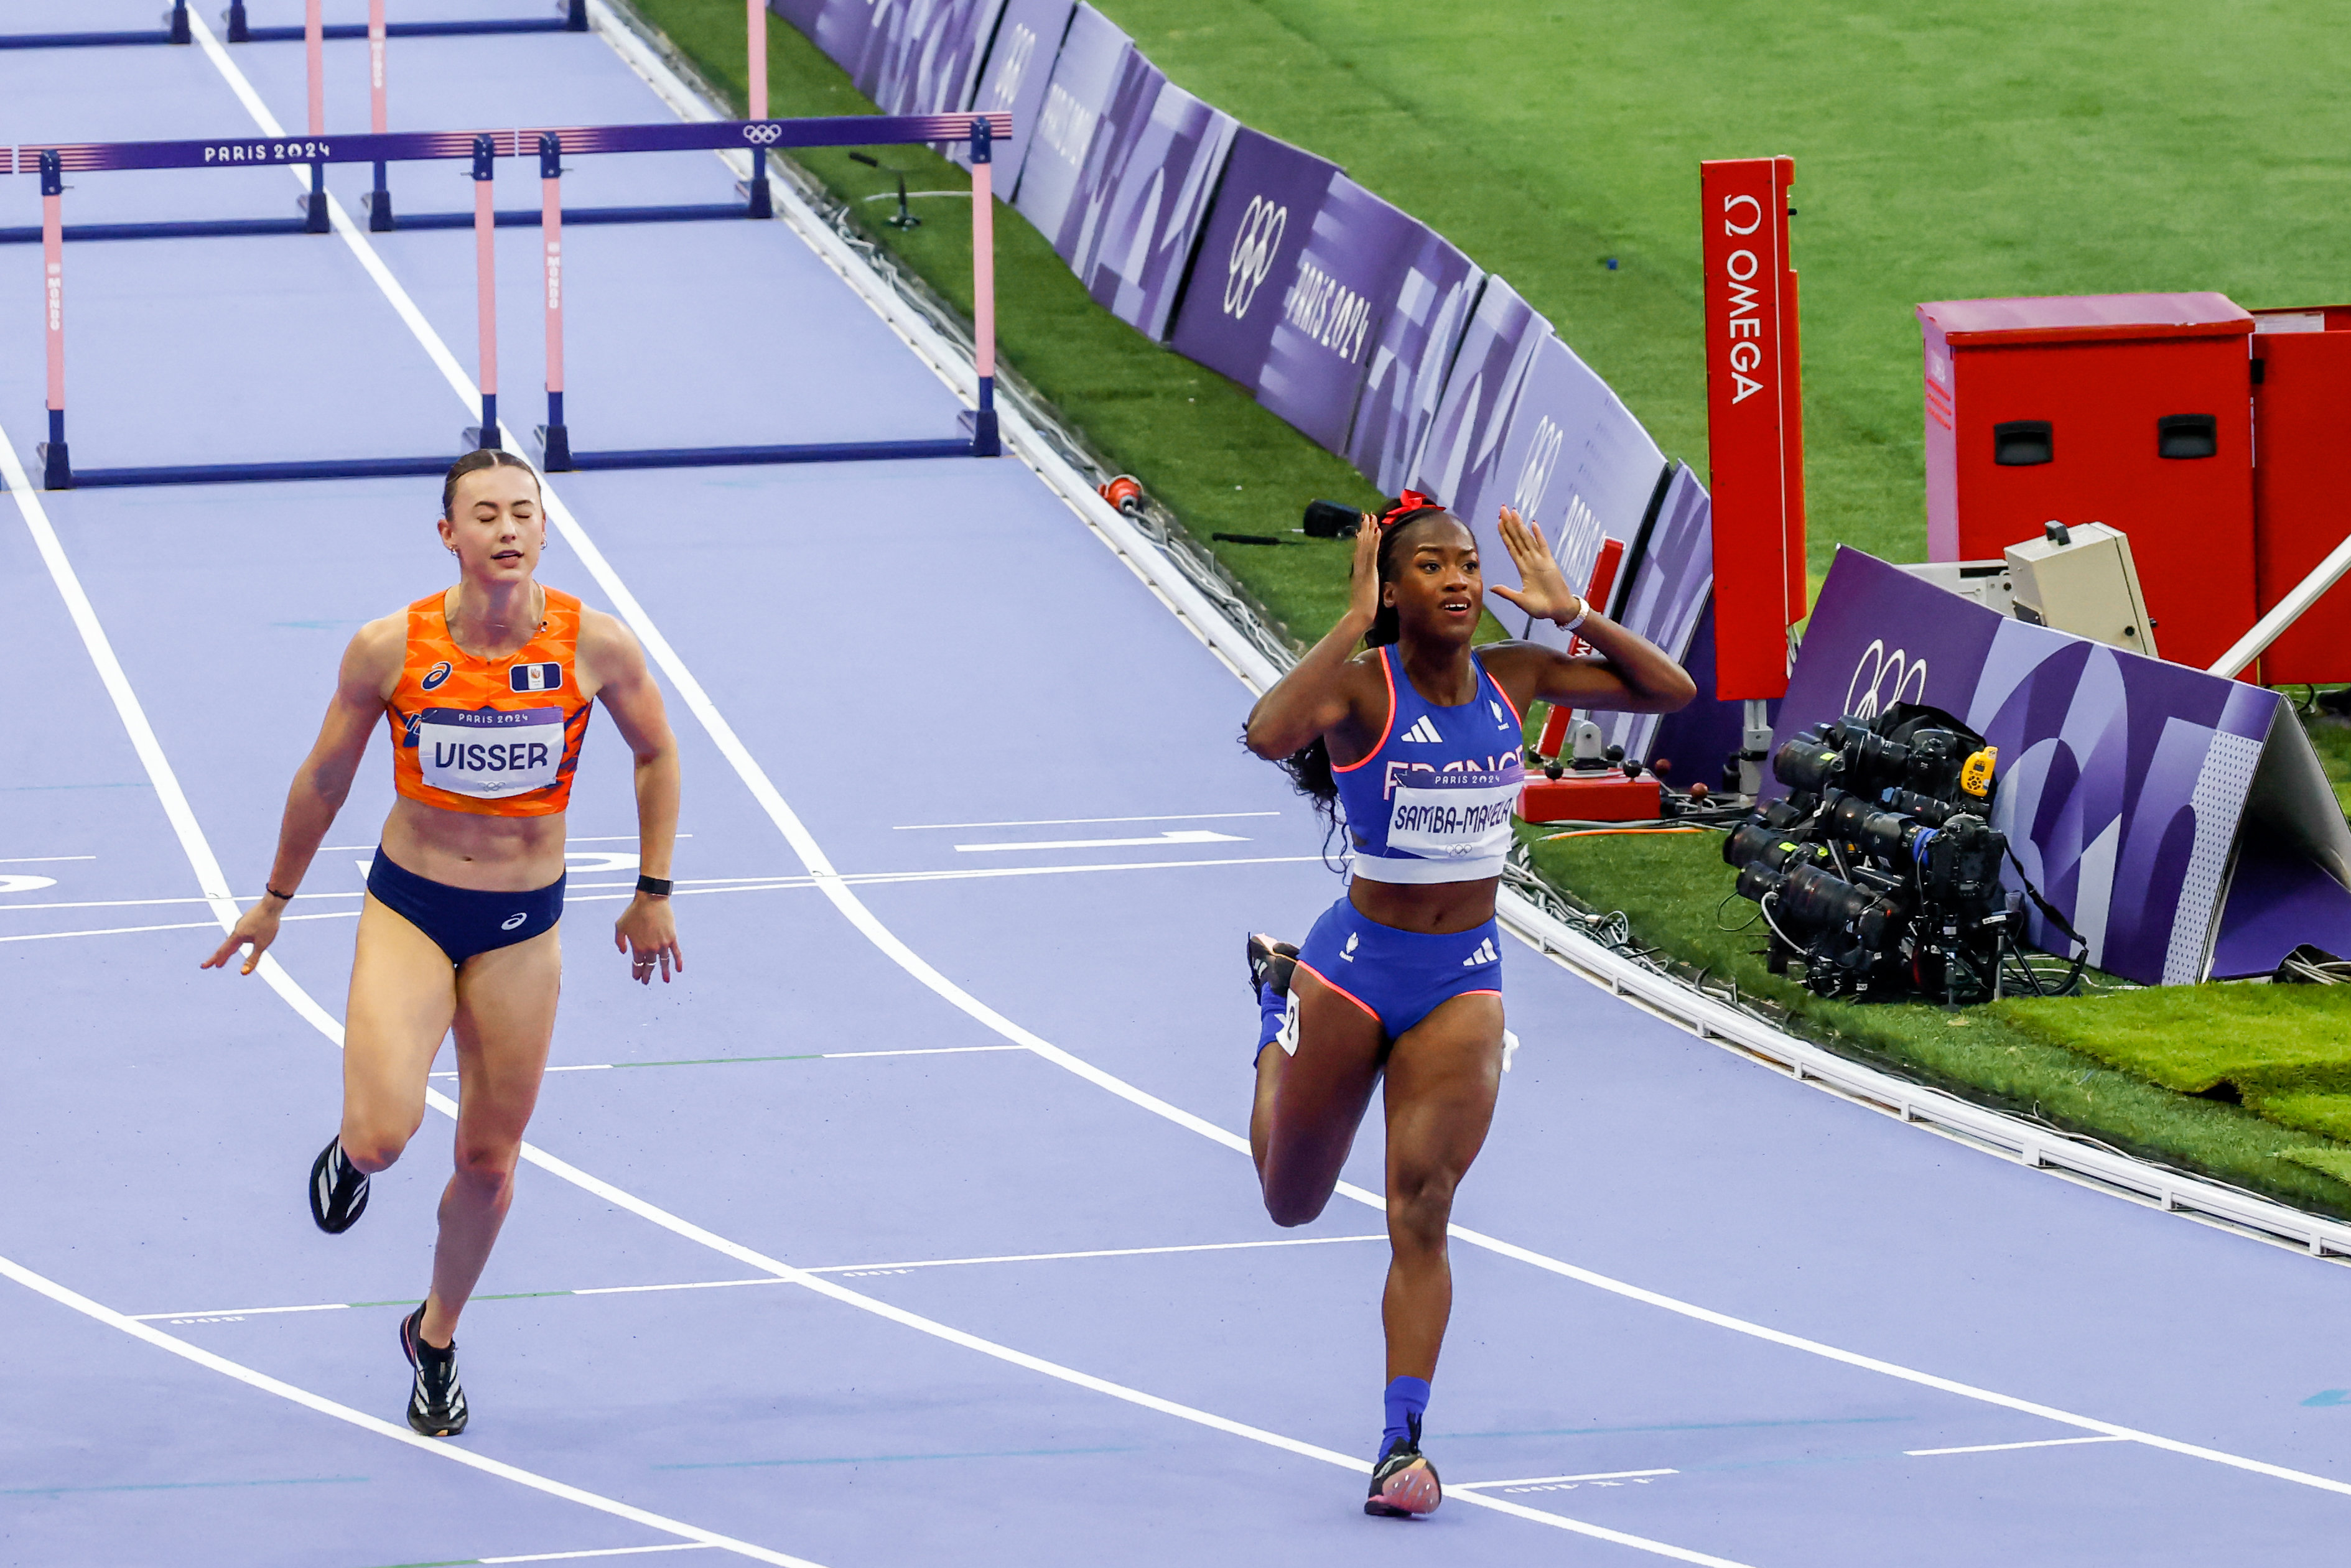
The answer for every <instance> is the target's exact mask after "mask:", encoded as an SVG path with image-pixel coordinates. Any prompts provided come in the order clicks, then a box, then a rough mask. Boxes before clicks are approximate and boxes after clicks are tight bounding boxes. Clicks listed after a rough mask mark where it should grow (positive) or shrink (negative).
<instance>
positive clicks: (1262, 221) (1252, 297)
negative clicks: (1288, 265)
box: [1225, 196, 1290, 320]
mask: <svg viewBox="0 0 2351 1568" xmlns="http://www.w3.org/2000/svg"><path fill="white" fill-rule="evenodd" d="M1289 227H1290V209H1289V208H1288V207H1285V206H1281V205H1279V204H1276V203H1273V202H1270V201H1268V200H1266V199H1265V198H1264V197H1263V196H1251V197H1250V198H1249V206H1248V208H1247V209H1246V210H1245V211H1243V212H1242V214H1241V226H1240V228H1239V230H1238V232H1236V233H1235V234H1234V235H1233V249H1232V255H1231V256H1228V258H1227V259H1226V262H1225V314H1226V315H1228V316H1230V317H1232V318H1234V319H1236V320H1238V319H1240V318H1241V317H1243V316H1246V315H1248V314H1249V306H1250V305H1251V304H1253V303H1255V301H1256V299H1257V291H1258V289H1259V287H1260V286H1262V285H1263V284H1264V282H1265V279H1266V275H1267V274H1268V273H1270V272H1271V271H1272V270H1273V258H1274V256H1275V255H1276V254H1277V253H1278V252H1280V249H1281V236H1282V235H1283V234H1284V232H1286V231H1287V230H1288V229H1289Z"/></svg>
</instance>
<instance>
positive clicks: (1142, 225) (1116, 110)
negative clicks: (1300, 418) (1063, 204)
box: [1073, 49, 1239, 342]
mask: <svg viewBox="0 0 2351 1568" xmlns="http://www.w3.org/2000/svg"><path fill="white" fill-rule="evenodd" d="M1104 120H1105V125H1104V129H1103V131H1102V135H1101V136H1099V137H1098V138H1096V140H1095V143H1094V149H1095V152H1096V153H1097V154H1098V156H1097V158H1096V159H1095V160H1094V161H1093V162H1090V163H1089V165H1088V168H1087V171H1086V175H1087V177H1086V182H1085V186H1084V189H1083V190H1082V191H1081V195H1080V200H1081V201H1082V202H1083V203H1084V204H1086V211H1087V212H1088V214H1090V216H1089V220H1088V221H1089V222H1090V223H1092V230H1091V235H1090V236H1081V243H1080V248H1079V249H1078V250H1077V251H1076V252H1074V253H1073V254H1075V255H1077V256H1080V257H1081V260H1080V261H1078V262H1077V263H1075V264H1074V265H1075V266H1076V267H1077V272H1078V276H1079V277H1081V278H1083V279H1084V280H1085V285H1086V292H1087V293H1088V294H1091V295H1092V297H1093V298H1094V302H1095V303H1096V304H1098V305H1101V306H1102V307H1103V308H1105V309H1107V310H1108V311H1109V312H1110V313H1111V314H1112V315H1113V316H1115V317H1117V318H1118V319H1120V320H1122V321H1123V322H1125V323H1126V324H1127V325H1128V326H1130V327H1133V328H1134V329H1136V330H1137V331H1139V332H1141V333H1143V334H1144V336H1145V337H1147V338H1149V339H1151V340H1153V341H1154V342H1165V340H1166V338H1167V329H1168V324H1169V319H1170V318H1171V317H1172V316H1173V315H1174V314H1175V296H1176V295H1177V294H1178V293H1179V292H1180V291H1181V290H1182V288H1183V284H1184V277H1185V274H1186V270H1187V269H1188V267H1189V266H1190V263H1191V259H1192V247H1193V246H1194V245H1195V244H1196V242H1197V241H1198V239H1199V236H1200V225H1201V222H1202V220H1203V219H1204V218H1205V217H1206V216H1207V211H1208V197H1209V195H1210V194H1211V193H1213V192H1214V191H1215V190H1216V188H1217V175H1218V174H1219V173H1221V172H1223V170H1224V167H1225V158H1226V156H1227V154H1228V153H1229V152H1231V151H1232V145H1233V135H1234V133H1235V131H1238V129H1239V123H1238V121H1237V120H1234V119H1233V117H1232V116H1231V115H1229V114H1227V113H1225V112H1224V111H1223V110H1217V109H1211V108H1210V107H1208V105H1207V104H1205V103H1203V102H1201V101H1200V100H1199V99H1196V98H1195V97H1193V96H1192V95H1191V94H1190V93H1188V92H1186V91H1185V90H1184V89H1182V88H1180V87H1177V86H1176V85H1175V83H1173V82H1171V81H1169V80H1168V79H1167V78H1166V75H1165V73H1164V72H1162V71H1161V70H1160V69H1159V68H1157V67H1155V66H1154V65H1153V64H1152V63H1151V62H1150V61H1149V60H1147V59H1145V58H1144V57H1143V53H1142V51H1141V50H1139V49H1138V50H1136V51H1135V52H1134V53H1133V54H1131V55H1129V56H1128V57H1127V59H1126V71H1125V74H1124V75H1123V77H1122V78H1120V80H1119V85H1118V90H1117V92H1115V93H1114V94H1113V95H1112V98H1111V107H1110V112H1109V113H1108V114H1107V115H1106V116H1104Z"/></svg>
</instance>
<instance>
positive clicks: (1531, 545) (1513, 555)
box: [1489, 507, 1583, 626]
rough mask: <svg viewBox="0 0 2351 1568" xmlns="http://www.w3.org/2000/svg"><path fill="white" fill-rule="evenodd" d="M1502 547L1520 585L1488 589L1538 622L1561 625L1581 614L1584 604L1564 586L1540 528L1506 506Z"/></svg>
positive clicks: (1494, 584)
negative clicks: (1508, 557)
mask: <svg viewBox="0 0 2351 1568" xmlns="http://www.w3.org/2000/svg"><path fill="white" fill-rule="evenodd" d="M1501 525H1502V548H1503V549H1507V550H1509V551H1510V560H1511V563H1512V564H1513V565H1515V566H1516V567H1517V568H1518V569H1519V586H1518V587H1516V588H1504V587H1503V586H1502V585H1501V584H1500V583H1499V582H1497V583H1491V584H1489V587H1491V588H1492V589H1493V591H1495V592H1496V593H1499V594H1500V595H1501V596H1502V597H1503V598H1505V599H1507V600H1509V601H1510V602H1511V603H1513V604H1515V605H1517V606H1518V607H1519V608H1520V609H1521V610H1523V611H1525V612H1527V613H1528V614H1530V615H1531V616H1533V617H1534V618H1535V619H1536V620H1538V621H1555V622H1558V623H1559V624H1561V625H1562V626H1564V625H1566V624H1567V623H1568V622H1571V621H1573V620H1574V619H1575V618H1576V617H1577V616H1578V615H1581V614H1582V613H1583V600H1582V599H1580V598H1578V597H1577V596H1576V593H1575V591H1574V590H1573V589H1572V588H1570V587H1568V586H1567V579H1566V578H1564V577H1562V576H1561V575H1560V570H1559V562H1557V561H1555V560H1553V559H1552V554H1551V547H1550V546H1548V545H1546V544H1544V543H1543V537H1542V528H1541V525H1540V524H1537V523H1530V522H1528V521H1526V520H1525V519H1524V518H1522V517H1520V516H1519V514H1518V513H1517V512H1516V511H1514V510H1512V509H1511V508H1510V507H1503V508H1502V517H1501Z"/></svg>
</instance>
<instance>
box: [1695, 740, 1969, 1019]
mask: <svg viewBox="0 0 2351 1568" xmlns="http://www.w3.org/2000/svg"><path fill="white" fill-rule="evenodd" d="M1992 763H1993V755H1992V753H1991V748H1989V747H1986V746H1985V745H1984V742H1983V737H1981V736H1979V735H1977V734H1976V733H1975V732H1974V731H1973V730H1971V729H1970V728H1968V727H1967V726H1965V725H1963V724H1961V723H1960V722H1959V720H1958V719H1956V718H1953V717H1952V716H1950V715H1949V714H1947V713H1944V712H1942V711H1941V710H1939V709H1937V708H1931V707H1927V706H1923V705H1919V704H1911V703H1903V704H1897V705H1896V706H1894V707H1891V708H1889V709H1887V710H1886V712H1885V713H1882V714H1880V715H1877V716H1876V717H1871V718H1864V717H1861V716H1848V717H1845V718H1842V719H1838V720H1836V721H1834V722H1833V723H1826V724H1818V725H1814V726H1813V727H1812V728H1810V729H1808V730H1806V731H1804V732H1803V733H1802V735H1799V736H1796V737H1792V739H1789V740H1787V741H1785V742H1783V743H1782V745H1781V746H1780V747H1779V749H1778V750H1777V751H1775V752H1774V753H1773V754H1772V758H1771V771H1772V774H1773V776H1774V777H1775V778H1777V779H1779V780H1780V782H1781V783H1782V784H1784V785H1786V786H1787V787H1788V791H1789V793H1788V795H1787V797H1786V798H1785V799H1784V800H1774V801H1771V802H1770V803H1768V804H1766V805H1764V806H1762V807H1761V808H1759V809H1758V810H1756V811H1755V812H1753V813H1752V814H1751V815H1750V818H1749V819H1748V821H1746V822H1744V823H1742V824H1741V825H1740V827H1739V828H1738V829H1737V830H1736V831H1733V832H1732V833H1731V835H1730V837H1729V839H1728V840H1727V841H1725V842H1724V844H1723V848H1722V858H1723V859H1724V860H1725V861H1726V862H1729V863H1730V864H1731V865H1734V866H1737V867H1738V868H1739V882H1738V893H1739V895H1740V897H1743V898H1750V899H1753V900H1754V901H1755V902H1756V903H1757V904H1759V905H1760V906H1761V909H1762V912H1763V915H1764V917H1765V919H1766V921H1767V922H1768V925H1769V931H1770V942H1771V946H1770V948H1769V950H1768V951H1767V953H1766V955H1765V957H1766V961H1767V962H1768V963H1769V964H1770V966H1771V972H1772V973H1774V974H1787V973H1789V972H1790V971H1791V969H1799V970H1800V971H1801V974H1802V979H1803V982H1804V984H1805V985H1806V986H1807V987H1808V988H1810V989H1812V990H1813V991H1814V992H1815V993H1817V994H1819V995H1821V996H1824V997H1852V998H1857V999H1858V998H1865V999H1873V1000H1892V999H1896V998H1901V997H1905V996H1914V995H1921V994H1923V995H1927V996H1933V997H1937V998H1938V999H1940V1000H1942V1001H1944V1002H1945V1003H1947V1004H1949V1005H1952V1006H1957V1005H1959V1004H1960V1003H1962V1002H1976V1001H1985V1000H1990V999H1991V998H1993V997H1995V996H1997V995H1998V994H1999V991H2000V985H2001V951H2002V948H2003V946H2006V945H2011V944H2012V942H2013V940H2014V938H2013V936H2012V933H2011V925H2013V922H2012V921H2011V913H2010V909H2009V897H2008V893H2007V890H2006V889H2005V888H2003V887H2002V886H2001V881H2000V869H2001V861H2002V859H2003V858H2004V857H2005V856H2006V854H2007V852H2008V841H2007V838H2006V837H2005V836H2004V835H2003V834H2001V832H2000V831H1999V830H1997V829H1996V828H1994V827H1993V826H1992V825H1991V772H1992Z"/></svg>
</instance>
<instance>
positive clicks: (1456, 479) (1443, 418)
mask: <svg viewBox="0 0 2351 1568" xmlns="http://www.w3.org/2000/svg"><path fill="white" fill-rule="evenodd" d="M1551 335H1552V331H1551V323H1550V322H1548V321H1546V320H1544V319H1542V318H1541V316H1538V315H1536V314H1535V310H1534V307H1532V306H1531V305H1529V304H1528V303H1527V302H1526V301H1525V300H1524V299H1521V298H1519V293H1518V290H1517V289H1515V288H1512V287H1510V285H1509V284H1507V283H1505V282H1503V281H1502V280H1501V279H1500V278H1499V277H1491V276H1489V277H1487V279H1486V286H1485V287H1484V288H1483V289H1481V290H1480V291H1479V295H1478V304H1477V306H1476V308H1474V309H1472V310H1471V311H1470V312H1469V325H1468V328H1467V329H1465V330H1464V331H1463V332H1462V334H1461V346H1460V348H1459V349H1458V350H1455V352H1454V355H1453V367H1452V369H1451V371H1448V372H1447V376H1446V378H1445V391H1444V392H1443V393H1442V395H1440V396H1439V397H1438V399H1437V416H1436V418H1435V419H1434V420H1432V421H1431V422H1430V423H1429V427H1428V437H1427V439H1426V441H1424V442H1423V443H1422V444H1421V448H1420V452H1419V453H1418V455H1416V456H1415V458H1414V459H1413V461H1412V464H1411V465H1410V466H1409V467H1408V468H1407V470H1406V476H1405V485H1409V486H1411V487H1412V488H1414V489H1416V490H1418V491H1420V492H1421V493H1422V494H1423V495H1426V496H1434V497H1437V499H1438V500H1440V501H1442V502H1444V503H1445V504H1446V506H1447V507H1450V508H1451V509H1452V512H1453V515H1454V516H1455V517H1461V518H1463V519H1465V520H1467V521H1468V522H1469V523H1470V524H1471V526H1472V527H1473V528H1475V527H1476V526H1477V521H1478V519H1479V518H1484V519H1486V522H1487V531H1486V532H1484V533H1481V534H1479V546H1480V548H1481V549H1486V550H1488V551H1489V552H1492V553H1494V555H1495V559H1508V557H1507V556H1505V555H1503V554H1501V553H1500V552H1501V540H1500V538H1499V536H1498V535H1495V534H1494V533H1493V532H1492V531H1491V530H1492V516H1493V513H1494V510H1495V508H1496V507H1499V506H1500V505H1501V503H1502V501H1503V500H1505V499H1508V490H1507V489H1505V491H1504V493H1503V495H1502V496H1501V497H1498V498H1497V499H1495V500H1494V501H1493V503H1492V504H1491V505H1489V504H1488V502H1487V498H1486V492H1487V490H1488V488H1489V484H1490V481H1491V479H1492V476H1493V473H1494V470H1495V469H1496V468H1497V467H1498V466H1499V463H1500V460H1501V450H1502V438H1503V436H1504V435H1506V434H1509V431H1510V411H1511V410H1512V409H1513V408H1515V407H1516V406H1517V405H1518V401H1519V387H1520V383H1521V382H1524V381H1525V380H1526V375H1527V371H1528V369H1529V368H1530V367H1531V365H1532V364H1533V363H1534V359H1535V354H1536V352H1537V351H1538V350H1541V348H1542V346H1543V344H1544V343H1545V342H1546V341H1547V340H1549V339H1550V337H1551ZM1400 487H1401V486H1400ZM1390 494H1394V492H1393V491H1392V492H1390ZM1576 586H1579V587H1580V586H1582V585H1581V584H1577V585H1576Z"/></svg>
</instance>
